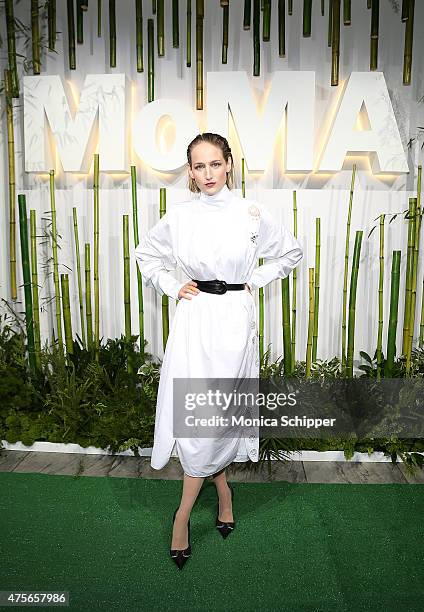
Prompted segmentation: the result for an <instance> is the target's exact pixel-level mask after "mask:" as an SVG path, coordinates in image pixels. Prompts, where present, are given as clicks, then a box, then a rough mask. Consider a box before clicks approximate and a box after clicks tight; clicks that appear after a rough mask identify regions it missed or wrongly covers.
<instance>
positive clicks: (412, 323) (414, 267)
mask: <svg viewBox="0 0 424 612" xmlns="http://www.w3.org/2000/svg"><path fill="white" fill-rule="evenodd" d="M421 174H422V167H421V165H420V166H418V181H417V183H418V184H417V204H416V211H415V223H414V252H413V256H412V285H411V306H410V314H409V321H410V325H409V338H408V350H407V354H406V370H407V372H409V369H410V365H411V356H412V344H413V340H414V329H415V309H416V303H417V275H418V262H419V251H420V233H421Z"/></svg>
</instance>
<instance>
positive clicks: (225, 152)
mask: <svg viewBox="0 0 424 612" xmlns="http://www.w3.org/2000/svg"><path fill="white" fill-rule="evenodd" d="M201 142H208V143H209V144H212V145H215V146H216V147H218V148H219V149H221V152H222V156H223V158H224V160H225V162H228V160H229V158H230V157H231V168H230V170H229V172H227V181H226V183H227V187H228V189H232V188H233V185H234V182H235V181H234V160H233V155H232V153H231V148H230V145H229V144H228V140H227V139H226V138H224V137H223V136H220V135H219V134H213V133H212V132H204V133H203V134H198V135H197V136H196V138H194V139H193V140H192V141H191V142H190V144H189V145H188V147H187V161H188V163H189V166H190V168H191V165H192V162H191V152H192V150H193V148H194V147H195V146H196V145H198V144H200V143H201ZM188 188H189V190H190V191H192V192H193V193H199V192H200V189H199V188H198V186H197V185H196V181H195V180H194V179H192V178H191V176H190V175H188Z"/></svg>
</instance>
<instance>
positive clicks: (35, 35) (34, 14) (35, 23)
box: [31, 0, 41, 74]
mask: <svg viewBox="0 0 424 612" xmlns="http://www.w3.org/2000/svg"><path fill="white" fill-rule="evenodd" d="M39 17H40V16H39V9H38V0H31V36H32V72H33V74H40V66H41V63H40V23H39Z"/></svg>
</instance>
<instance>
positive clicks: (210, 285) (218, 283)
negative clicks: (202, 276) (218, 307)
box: [193, 279, 245, 295]
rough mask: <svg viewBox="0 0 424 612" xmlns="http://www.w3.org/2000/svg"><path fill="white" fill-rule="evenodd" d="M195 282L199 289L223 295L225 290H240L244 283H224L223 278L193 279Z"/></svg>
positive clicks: (243, 287)
mask: <svg viewBox="0 0 424 612" xmlns="http://www.w3.org/2000/svg"><path fill="white" fill-rule="evenodd" d="M193 280H194V282H195V283H196V284H197V288H198V289H199V291H204V292H205V293H217V294H218V295H223V294H224V293H227V291H241V290H242V289H245V283H236V284H234V283H233V284H231V283H226V282H225V281H223V280H217V279H215V280H210V281H199V280H195V279H193Z"/></svg>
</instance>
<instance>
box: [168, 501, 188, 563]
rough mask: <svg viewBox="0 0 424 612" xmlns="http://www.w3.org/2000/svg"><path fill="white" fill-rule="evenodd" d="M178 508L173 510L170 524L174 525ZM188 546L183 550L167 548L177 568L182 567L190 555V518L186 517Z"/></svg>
mask: <svg viewBox="0 0 424 612" xmlns="http://www.w3.org/2000/svg"><path fill="white" fill-rule="evenodd" d="M177 511H178V508H177V509H176V510H175V512H174V516H173V518H172V525H174V523H175V515H176V514H177ZM187 526H188V546H187V548H184V549H183V550H178V549H175V550H174V549H172V548H171V549H170V550H169V554H170V555H171V559H173V560H174V561H175V563H176V564H177V566H178V569H183V567H184V563H185V562H186V561H187V559H188V558H189V557H190V555H191V544H190V519H188V523H187Z"/></svg>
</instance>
